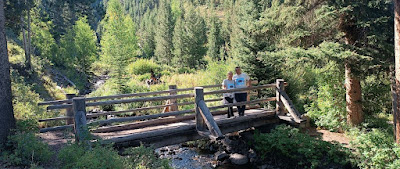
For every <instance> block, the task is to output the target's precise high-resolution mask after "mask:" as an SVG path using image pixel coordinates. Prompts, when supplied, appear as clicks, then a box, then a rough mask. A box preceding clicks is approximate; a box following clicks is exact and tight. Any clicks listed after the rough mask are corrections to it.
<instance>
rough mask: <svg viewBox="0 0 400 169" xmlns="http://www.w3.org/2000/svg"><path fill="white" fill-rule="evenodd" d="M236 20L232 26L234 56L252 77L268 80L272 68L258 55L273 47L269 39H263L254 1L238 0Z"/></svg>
mask: <svg viewBox="0 0 400 169" xmlns="http://www.w3.org/2000/svg"><path fill="white" fill-rule="evenodd" d="M235 7H236V9H237V11H235V12H236V13H235V16H234V17H235V19H236V20H235V21H233V22H238V24H237V25H236V24H235V25H236V26H235V27H233V28H232V33H231V43H232V53H231V54H232V56H233V58H234V59H235V60H236V62H237V63H238V64H239V65H240V66H241V67H243V68H244V70H245V71H246V72H247V73H249V74H250V75H251V76H252V77H256V78H257V79H258V80H260V81H261V80H266V79H267V78H268V73H269V72H270V68H268V67H267V66H266V65H265V64H264V63H263V62H262V61H261V60H260V59H259V58H258V57H257V55H258V53H259V52H261V51H267V50H269V48H270V47H271V45H270V43H271V42H269V41H266V40H261V39H263V37H264V33H263V32H262V27H261V25H260V24H259V22H260V21H259V19H260V13H259V12H258V10H257V8H258V7H257V6H256V4H255V3H254V2H253V1H246V0H239V1H236V4H235Z"/></svg>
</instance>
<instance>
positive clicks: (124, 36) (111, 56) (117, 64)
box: [101, 0, 138, 92]
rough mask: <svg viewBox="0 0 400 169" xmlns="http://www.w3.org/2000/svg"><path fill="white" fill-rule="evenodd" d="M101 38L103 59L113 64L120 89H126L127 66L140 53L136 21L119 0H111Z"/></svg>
mask: <svg viewBox="0 0 400 169" xmlns="http://www.w3.org/2000/svg"><path fill="white" fill-rule="evenodd" d="M103 22H104V29H105V30H104V35H103V37H102V40H101V47H102V54H101V60H102V61H103V62H105V63H107V64H110V65H111V75H112V76H113V77H114V78H115V79H117V84H118V89H119V90H120V92H123V90H124V85H123V84H124V81H125V78H126V77H125V67H126V66H127V65H128V64H129V61H131V60H132V59H133V58H134V57H135V56H137V53H138V51H137V50H138V47H137V40H136V35H135V28H134V23H133V21H132V19H131V17H129V16H127V15H124V12H123V9H122V6H121V4H120V2H119V0H110V1H109V2H108V6H107V12H106V16H105V18H104V21H103Z"/></svg>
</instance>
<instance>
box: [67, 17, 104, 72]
mask: <svg viewBox="0 0 400 169" xmlns="http://www.w3.org/2000/svg"><path fill="white" fill-rule="evenodd" d="M87 22H88V21H87V18H86V17H81V18H79V19H78V20H77V21H76V23H75V25H74V26H73V27H72V29H70V30H69V31H67V34H66V35H65V36H64V37H62V38H61V45H60V46H61V51H62V52H61V53H62V54H64V55H63V58H64V61H69V62H71V61H72V63H73V64H75V65H76V67H77V68H78V70H80V71H81V72H83V73H85V74H86V75H87V74H88V73H89V71H90V66H91V64H92V63H93V62H94V61H95V60H96V58H97V46H96V36H95V33H94V31H93V30H92V29H91V28H90V26H89V24H88V23H87ZM64 64H66V63H64Z"/></svg>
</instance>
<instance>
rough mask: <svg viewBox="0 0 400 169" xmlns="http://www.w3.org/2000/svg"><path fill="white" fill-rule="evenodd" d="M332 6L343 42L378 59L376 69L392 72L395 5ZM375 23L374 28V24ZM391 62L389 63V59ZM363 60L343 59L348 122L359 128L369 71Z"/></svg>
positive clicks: (339, 2)
mask: <svg viewBox="0 0 400 169" xmlns="http://www.w3.org/2000/svg"><path fill="white" fill-rule="evenodd" d="M328 2H329V5H331V6H332V7H334V8H336V10H337V11H338V12H339V13H340V15H339V16H340V17H339V18H338V22H339V24H338V28H339V30H340V31H341V32H342V33H343V34H344V37H343V38H342V39H340V40H341V42H342V43H344V44H346V45H347V46H348V47H349V48H352V49H354V50H355V51H356V52H357V53H358V54H361V55H366V56H371V57H372V58H374V60H373V61H374V62H375V63H372V64H373V65H374V67H377V66H379V67H382V68H384V69H386V70H388V66H387V65H388V64H382V63H388V62H389V61H391V58H393V53H394V52H393V49H394V48H393V42H394V40H393V30H394V28H393V25H394V24H393V20H394V19H393V10H392V5H393V2H392V1H391V0H373V1H370V0H360V1H350V0H344V1H343V0H330V1H328ZM372 23H373V24H372ZM388 58H389V59H388ZM360 60H362V59H360V58H358V57H354V56H346V57H344V58H343V64H344V67H345V72H346V74H345V76H346V85H345V86H346V101H347V112H348V115H347V122H348V123H349V124H350V125H359V124H361V122H362V121H363V114H364V113H363V110H362V90H361V77H362V74H364V71H365V69H362V68H361V67H360V65H362V64H361V62H360Z"/></svg>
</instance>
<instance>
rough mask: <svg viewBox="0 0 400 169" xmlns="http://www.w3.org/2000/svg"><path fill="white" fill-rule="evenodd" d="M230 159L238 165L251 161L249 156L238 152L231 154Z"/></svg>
mask: <svg viewBox="0 0 400 169" xmlns="http://www.w3.org/2000/svg"><path fill="white" fill-rule="evenodd" d="M229 160H231V163H232V164H236V165H243V164H246V163H247V162H249V159H248V158H247V156H245V155H242V154H238V153H234V154H231V155H230V157H229Z"/></svg>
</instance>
